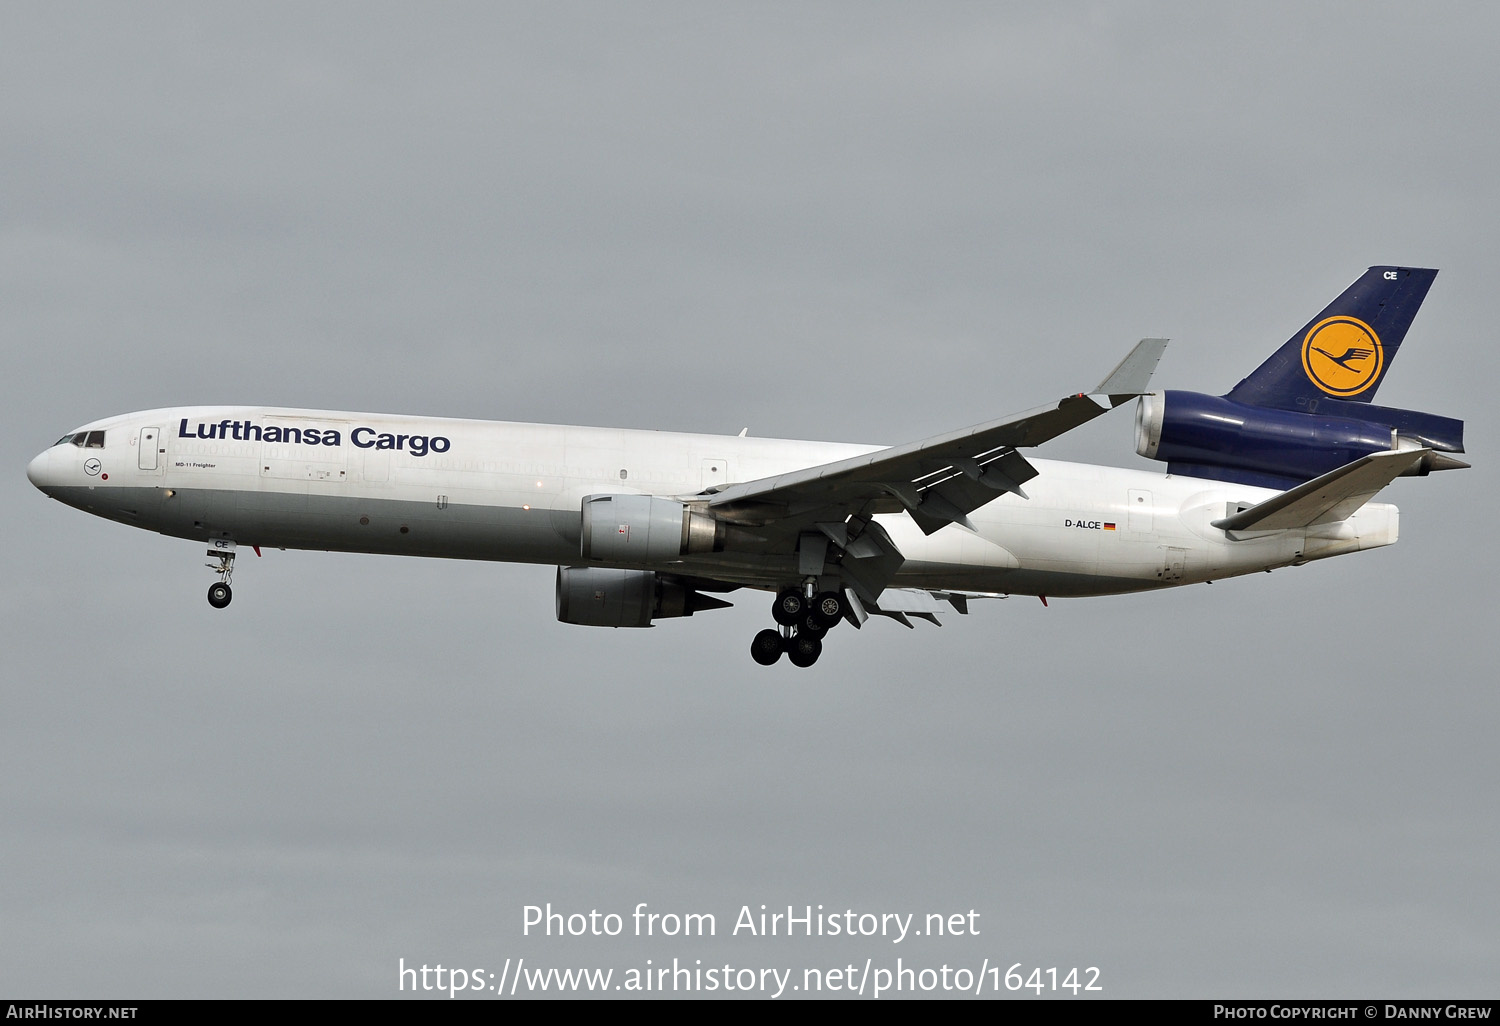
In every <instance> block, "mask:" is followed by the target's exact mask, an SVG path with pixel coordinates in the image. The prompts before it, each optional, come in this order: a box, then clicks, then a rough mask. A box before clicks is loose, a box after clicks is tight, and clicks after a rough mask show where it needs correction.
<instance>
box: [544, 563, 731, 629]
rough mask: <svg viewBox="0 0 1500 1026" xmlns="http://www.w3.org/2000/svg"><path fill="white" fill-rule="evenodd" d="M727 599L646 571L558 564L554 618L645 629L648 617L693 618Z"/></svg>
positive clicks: (595, 624) (650, 618) (647, 625)
mask: <svg viewBox="0 0 1500 1026" xmlns="http://www.w3.org/2000/svg"><path fill="white" fill-rule="evenodd" d="M729 604H730V603H728V602H725V601H724V600H723V599H716V598H713V597H712V596H709V595H704V594H703V593H701V592H698V591H694V590H693V589H692V588H689V587H687V586H686V585H684V584H683V583H682V582H680V581H676V580H673V579H672V578H670V577H663V576H662V575H661V574H658V573H654V572H653V571H650V570H615V569H611V568H607V567H598V566H560V567H558V568H557V618H558V620H560V621H561V622H563V623H576V624H582V625H583V626H585V627H650V626H651V621H652V620H666V619H669V618H671V617H674V616H692V615H693V614H694V613H696V612H698V611H699V610H703V609H718V608H721V607H725V606H728V605H729Z"/></svg>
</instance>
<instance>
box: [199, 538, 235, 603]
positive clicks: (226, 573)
mask: <svg viewBox="0 0 1500 1026" xmlns="http://www.w3.org/2000/svg"><path fill="white" fill-rule="evenodd" d="M208 555H209V557H210V558H211V559H213V560H214V562H212V563H207V564H205V565H206V566H207V567H208V568H209V569H210V570H212V571H213V572H214V573H216V574H218V575H219V579H218V580H217V581H216V582H214V583H213V584H211V585H209V588H208V604H209V605H211V606H213V607H214V608H215V609H223V608H224V607H225V606H227V605H229V602H230V600H231V599H233V598H234V591H233V589H231V588H230V587H229V579H230V578H231V577H232V576H234V542H232V541H229V540H227V539H224V538H215V539H214V540H213V541H211V542H209V549H208Z"/></svg>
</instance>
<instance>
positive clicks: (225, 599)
mask: <svg viewBox="0 0 1500 1026" xmlns="http://www.w3.org/2000/svg"><path fill="white" fill-rule="evenodd" d="M232 598H234V592H232V591H230V590H229V585H227V584H225V583H224V582H223V581H220V582H219V583H218V584H211V585H209V587H208V604H209V605H211V606H213V607H214V608H215V609H223V608H224V607H225V606H227V605H229V600H230V599H232Z"/></svg>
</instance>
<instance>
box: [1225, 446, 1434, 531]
mask: <svg viewBox="0 0 1500 1026" xmlns="http://www.w3.org/2000/svg"><path fill="white" fill-rule="evenodd" d="M1431 451H1432V450H1430V449H1404V450H1400V451H1397V450H1391V451H1389V452H1377V453H1371V454H1370V455H1369V456H1365V457H1362V458H1360V459H1357V460H1355V461H1354V462H1353V463H1350V464H1349V465H1347V466H1343V467H1339V468H1338V469H1337V470H1331V471H1329V472H1328V473H1326V474H1324V475H1323V476H1322V477H1315V478H1313V479H1312V480H1311V481H1308V482H1306V483H1305V484H1300V485H1298V486H1297V487H1295V488H1291V489H1288V490H1287V491H1284V492H1282V493H1281V494H1280V495H1275V496H1272V497H1271V498H1269V499H1267V500H1266V501H1265V502H1260V503H1257V504H1255V505H1254V506H1251V507H1250V508H1249V509H1243V510H1240V511H1239V512H1238V513H1235V514H1233V515H1231V516H1227V517H1224V518H1223V519H1221V520H1215V521H1214V522H1213V525H1214V526H1215V527H1218V528H1221V529H1223V530H1225V531H1286V530H1294V529H1298V528H1305V527H1312V526H1314V525H1315V524H1332V523H1337V522H1338V521H1340V520H1346V519H1348V518H1349V517H1350V516H1351V515H1353V513H1354V512H1355V511H1356V510H1358V509H1359V508H1360V507H1361V506H1363V505H1364V504H1365V503H1367V502H1369V501H1370V500H1371V499H1372V498H1374V497H1375V493H1376V492H1378V491H1380V489H1382V488H1384V487H1385V486H1386V485H1388V484H1390V483H1391V482H1392V481H1394V480H1395V479H1396V478H1398V477H1400V476H1401V475H1402V474H1404V473H1406V472H1407V471H1408V470H1410V469H1411V468H1412V467H1414V466H1416V465H1417V464H1418V463H1420V462H1422V460H1423V459H1425V458H1426V457H1427V456H1428V455H1429V454H1430V453H1431Z"/></svg>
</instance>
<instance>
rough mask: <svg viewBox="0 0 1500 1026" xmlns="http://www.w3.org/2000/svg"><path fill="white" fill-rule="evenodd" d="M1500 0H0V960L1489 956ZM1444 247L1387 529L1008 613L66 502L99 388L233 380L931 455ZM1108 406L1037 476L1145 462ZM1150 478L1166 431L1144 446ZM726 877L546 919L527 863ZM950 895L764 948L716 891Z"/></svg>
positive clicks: (113, 992)
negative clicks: (631, 918)
mask: <svg viewBox="0 0 1500 1026" xmlns="http://www.w3.org/2000/svg"><path fill="white" fill-rule="evenodd" d="M1497 38H1500V11H1496V10H1495V9H1493V8H1492V6H1491V5H1483V4H1472V3H1453V4H1424V5H1414V4H1405V3H1400V4H1398V3H1389V4H1382V3H1373V4H1372V3H1347V4H1345V3H1334V4H1306V3H1294V4H1281V3H1257V4H1253V5H1247V4H1236V5H1227V4H1222V5H1221V4H1214V5H1207V4H1197V3H1183V4H1153V3H1115V4H1103V3H1101V4H1079V3H1061V4H1047V5H1038V4H943V3H923V4H890V3H847V4H846V3H823V4H801V3H798V4H779V3H755V4H743V5H734V6H731V5H708V4H677V3H631V4H626V3H600V4H574V3H549V4H509V5H507V4H493V3H481V4H457V3H454V4H445V5H441V6H432V5H420V6H419V5H390V4H384V5H382V4H371V3H358V4H354V3H350V4H318V5H308V4H269V3H261V4H255V5H243V4H241V5H217V6H209V5H203V4H131V5H116V4H66V3H58V4H53V3H47V4H42V3H12V4H6V5H5V6H4V7H3V9H0V310H3V311H4V315H3V317H0V359H3V364H0V371H3V373H0V390H3V391H0V398H3V407H0V408H3V410H4V424H5V431H4V433H3V436H0V466H4V467H6V468H8V471H7V473H5V474H4V475H0V496H3V502H4V509H5V511H6V523H7V524H8V525H9V528H10V532H9V534H10V538H9V544H8V545H7V546H5V547H4V549H3V553H0V566H3V571H0V601H3V609H4V619H3V627H0V644H3V651H4V653H5V656H4V667H5V673H4V681H3V691H0V696H3V713H4V714H3V716H0V770H3V772H0V993H3V994H4V995H7V996H12V997H19V996H26V997H34V996H59V997H61V996H82V995H94V996H101V995H108V996H116V997H119V996H132V997H135V996H138V997H190V996H248V997H261V996H265V997H303V996H316V997H325V996H326V997H338V996H351V997H387V996H393V995H395V993H396V984H397V966H398V959H401V958H404V959H405V960H406V963H407V964H408V965H412V964H421V963H428V964H436V963H439V962H441V963H442V964H444V965H445V966H462V967H471V968H484V969H487V970H491V971H496V972H498V970H499V968H500V966H501V965H502V963H503V962H504V960H505V959H506V958H507V957H510V958H518V957H525V958H526V959H527V960H528V962H529V963H530V964H532V965H535V966H537V967H543V966H552V965H555V966H558V967H565V966H569V965H580V966H614V967H616V968H617V969H620V970H624V969H627V968H632V967H635V968H640V967H643V966H644V964H645V960H646V959H648V958H649V959H652V960H653V962H654V964H656V965H660V964H662V960H666V961H670V960H671V959H672V958H673V957H677V958H679V959H682V960H683V961H685V962H686V961H692V960H696V959H702V960H703V962H704V964H705V965H721V964H724V963H726V962H727V963H729V964H730V965H731V966H733V967H735V968H740V967H760V966H780V967H793V968H796V969H798V970H799V971H800V969H801V968H802V967H803V966H829V967H831V966H835V965H842V964H845V963H847V962H851V961H857V962H858V963H860V964H863V963H864V960H865V959H866V958H871V959H873V960H874V964H875V965H876V966H877V967H879V966H882V965H884V966H887V967H894V964H895V960H896V958H897V957H902V958H903V959H904V960H905V965H907V966H908V967H917V968H922V967H937V966H940V965H942V964H943V963H947V964H949V965H951V966H954V967H968V968H971V969H978V968H979V967H980V964H981V963H982V962H983V961H984V960H985V959H988V960H989V963H990V964H991V965H995V964H1000V965H1003V966H1009V965H1010V964H1011V963H1015V962H1020V963H1023V964H1024V965H1026V966H1031V965H1040V966H1043V967H1047V966H1054V965H1056V966H1073V965H1077V966H1081V967H1084V966H1098V967H1099V968H1100V969H1101V970H1102V978H1101V982H1102V983H1103V985H1104V987H1105V994H1106V995H1111V996H1115V997H1125V996H1130V997H1137V996H1154V997H1193V996H1201V997H1208V996H1223V997H1253V996H1265V997H1275V996H1335V995H1336V996H1350V995H1372V996H1373V995H1381V996H1389V997H1396V996H1434V995H1439V996H1455V997H1460V996H1489V997H1494V996H1495V980H1496V975H1495V966H1496V965H1497V964H1500V926H1497V924H1500V891H1497V888H1496V886H1495V870H1496V851H1497V842H1500V828H1497V822H1500V798H1497V790H1496V787H1495V781H1496V777H1497V769H1500V765H1497V762H1500V757H1497V755H1496V751H1495V747H1494V738H1495V736H1496V733H1497V728H1500V697H1497V693H1496V689H1495V686H1494V669H1493V664H1494V662H1495V656H1496V654H1497V653H1496V649H1497V639H1496V633H1495V627H1494V625H1495V623H1496V613H1497V609H1496V589H1495V584H1494V576H1493V575H1494V572H1495V570H1494V566H1495V557H1496V543H1495V531H1494V528H1493V527H1492V525H1490V524H1489V523H1488V516H1487V514H1486V511H1488V510H1491V509H1493V508H1494V507H1495V504H1496V499H1497V483H1496V477H1495V474H1494V471H1493V467H1494V466H1495V457H1494V454H1495V453H1496V452H1497V451H1500V447H1497V445H1496V442H1497V438H1496V430H1495V427H1494V423H1493V420H1492V418H1491V417H1490V416H1489V414H1490V412H1491V410H1492V408H1493V393H1494V389H1495V382H1496V380H1497V370H1500V368H1497V366H1496V363H1497V360H1496V355H1495V354H1496V350H1495V347H1494V346H1493V344H1492V342H1491V335H1492V333H1493V331H1494V328H1493V323H1494V320H1495V318H1494V315H1493V312H1491V311H1486V310H1485V309H1483V308H1484V307H1485V305H1486V304H1487V303H1489V302H1492V301H1493V293H1494V281H1495V279H1496V275H1497V272H1500V251H1497V243H1496V224H1497V213H1500V211H1497V200H1500V186H1497V184H1496V174H1495V168H1496V167H1497V166H1500V143H1497V141H1496V137H1495V133H1494V131H1493V128H1494V123H1495V117H1496V112H1497V101H1500V72H1497V70H1496V65H1495V62H1494V57H1493V52H1494V47H1495V42H1496V40H1497ZM1376 263H1402V264H1408V265H1417V266H1432V267H1439V268H1441V269H1442V274H1441V275H1440V276H1439V277H1438V279H1437V283H1436V285H1435V286H1434V288H1433V290H1432V292H1431V294H1430V295H1429V297H1428V300H1427V304H1426V307H1425V309H1424V310H1423V311H1422V313H1421V314H1420V316H1419V317H1418V318H1417V321H1416V323H1415V326H1414V327H1413V329H1412V333H1411V334H1410V335H1409V336H1408V340H1407V346H1406V347H1405V348H1404V349H1403V351H1402V358H1401V360H1400V362H1399V365H1397V366H1396V367H1395V369H1394V371H1393V372H1392V373H1391V374H1390V375H1389V376H1388V378H1387V380H1386V383H1385V385H1384V388H1383V389H1382V393H1381V400H1382V402H1384V403H1386V404H1389V405H1395V406H1404V407H1411V408H1416V409H1422V410H1428V411H1431V412H1435V413H1442V414H1447V415H1451V416H1456V417H1462V418H1465V419H1466V420H1467V422H1468V442H1469V452H1470V453H1471V459H1472V461H1473V462H1474V464H1475V469H1473V470H1470V471H1465V472H1462V473H1455V474H1445V475H1440V476H1437V477H1433V478H1429V479H1420V480H1419V479H1404V480H1401V481H1398V482H1396V483H1395V484H1394V485H1393V486H1392V487H1391V488H1390V490H1389V492H1388V493H1387V496H1386V497H1387V498H1389V499H1390V501H1393V502H1396V503H1397V504H1399V505H1400V507H1401V511H1402V522H1401V526H1402V534H1403V537H1402V540H1401V542H1400V543H1399V544H1398V545H1397V546H1395V547H1393V548H1389V549H1384V550H1381V551H1378V552H1374V553H1368V554H1364V555H1361V556H1358V557H1346V558H1342V559H1336V560H1333V561H1329V562H1325V563H1319V564H1314V565H1311V566H1308V567H1304V568H1301V569H1295V570H1287V571H1283V572H1278V573H1276V574H1273V575H1270V576H1265V575H1259V576H1256V577H1253V578H1248V579H1241V580H1236V581H1225V582H1220V583H1217V584H1215V585H1214V586H1213V587H1211V588H1207V587H1199V588H1193V589H1187V590H1181V591H1176V592H1168V593H1162V594H1156V595H1144V596H1133V597H1123V598H1111V599H1094V600H1078V601H1056V602H1053V603H1052V606H1051V608H1049V609H1043V608H1042V607H1041V605H1040V604H1039V603H1037V602H1035V601H1031V600H1022V599H1019V598H1017V599H1011V600H1009V601H1005V602H996V603H991V604H989V605H979V604H976V606H975V608H974V610H973V614H972V615H971V616H969V617H967V618H959V617H952V618H950V620H949V622H948V623H947V625H946V626H944V627H943V628H942V629H941V630H936V629H933V628H931V627H930V626H926V625H922V626H921V627H919V629H918V630H916V631H911V632H908V631H906V630H904V629H902V628H901V627H899V626H897V625H895V624H892V623H888V622H880V623H875V624H872V625H870V626H869V627H868V628H867V629H866V630H864V631H861V632H859V633H856V632H854V631H849V630H847V628H844V629H841V630H840V631H839V632H837V633H836V634H834V635H833V636H831V638H830V640H829V643H828V648H827V651H826V653H825V655H824V658H823V659H822V661H820V662H819V664H818V665H817V666H816V667H815V668H813V669H812V670H810V671H803V672H795V671H793V670H792V669H790V668H788V667H786V666H784V665H783V666H778V667H776V668H774V669H772V670H765V669H762V668H761V667H758V666H755V665H754V664H752V663H751V661H750V659H749V656H748V651H747V649H748V643H749V639H750V637H751V635H752V634H753V633H754V632H755V631H756V630H758V629H760V627H762V626H763V625H764V623H765V621H766V620H767V610H766V608H765V602H764V600H763V598H761V597H759V596H750V597H747V598H741V600H740V604H739V606H738V607H737V608H736V609H734V610H732V611H723V612H715V613H709V614H704V615H701V616H698V617H694V618H692V619H691V620H676V621H667V622H665V623H663V624H661V625H659V626H658V627H656V628H655V629H653V630H649V631H636V632H632V631H606V630H592V629H587V628H581V627H567V626H563V625H560V624H557V623H556V622H555V621H554V619H553V606H552V602H553V600H552V570H551V569H550V568H546V567H526V566H510V565H502V564H494V565H478V564H464V563H448V562H442V561H430V562H424V561H417V560H408V561H402V560H399V559H394V558H386V557H374V556H346V555H329V554H322V553H302V552H287V553H282V552H268V553H266V555H265V557H264V558H262V559H259V560H256V559H254V557H247V559H243V560H241V563H242V564H243V565H242V566H241V568H240V569H239V572H238V574H237V575H236V578H235V586H236V592H237V594H236V601H235V603H234V605H233V607H232V608H231V609H230V610H228V611H227V612H215V611H213V610H211V609H210V608H209V607H208V605H207V604H206V603H205V602H204V600H203V593H204V591H205V589H206V588H207V585H208V583H209V582H210V580H211V575H210V574H209V573H208V571H207V570H205V569H203V568H202V563H203V558H202V552H201V547H200V546H198V545H195V544H192V543H189V542H185V541H179V540H172V539H167V538H162V537H160V536H156V535H151V534H146V533H144V532H137V531H131V530H129V529H128V528H125V527H123V526H120V525H116V524H111V523H108V522H105V521H102V520H97V519H93V518H90V517H87V516H85V515H83V514H81V513H78V512H76V511H73V510H70V509H66V508H64V507H62V506H60V505H58V504H57V503H53V502H50V501H49V500H47V499H45V498H44V497H43V496H42V495H41V494H40V493H38V492H36V491H35V490H34V489H32V488H31V486H30V485H29V484H28V483H27V481H26V479H25V476H24V468H25V464H26V462H27V460H28V459H29V458H30V457H31V456H32V455H34V454H35V453H36V452H37V451H39V450H40V449H42V448H43V447H44V446H46V445H47V444H48V443H50V442H51V441H52V440H53V439H54V438H56V437H57V436H59V435H61V434H62V433H64V432H65V431H67V430H69V429H70V428H72V427H74V426H75V425H77V424H80V423H83V422H86V421H88V420H91V419H94V418H97V417H102V416H106V415H110V414H115V413H122V412H126V411H130V410H137V409H146V408H151V407H155V406H169V405H182V404H196V403H220V402H245V403H266V404H273V405H285V406H314V407H322V408H334V409H356V410H361V409H363V410H381V411H390V412H410V413H420V414H433V415H445V416H465V417H493V418H499V419H509V420H543V421H552V422H563V423H589V424H611V425H620V426H629V427H658V428H671V429H681V430H695V431H722V432H725V433H734V432H737V431H738V430H739V429H740V428H742V427H746V426H748V427H749V429H750V431H751V432H752V433H753V434H758V435H780V436H786V437H803V438H827V439H835V440H845V441H862V442H900V441H907V440H910V439H913V438H918V437H922V436H924V435H928V434H932V433H935V432H937V431H941V430H945V429H948V428H953V427H958V426H961V425H964V424H968V423H973V422H976V421H980V420H984V419H987V418H990V417H993V416H997V415H1000V414H1003V413H1007V412H1011V411H1014V410H1019V409H1024V408H1027V407H1030V406H1033V405H1036V404H1037V403H1040V402H1043V401H1046V400H1048V399H1051V398H1055V397H1056V396H1057V395H1060V394H1063V393H1066V392H1070V391H1075V390H1078V389H1080V388H1086V387H1089V386H1091V385H1092V384H1093V383H1094V382H1095V381H1097V380H1098V379H1099V377H1101V376H1102V374H1103V373H1104V372H1105V371H1107V370H1108V369H1109V368H1110V367H1111V366H1112V365H1113V363H1114V361H1115V360H1117V359H1118V358H1119V356H1120V355H1121V354H1123V353H1124V352H1125V350H1126V349H1127V348H1128V347H1129V345H1130V344H1131V343H1132V342H1134V340H1135V339H1137V338H1140V337H1142V336H1145V335H1166V336H1171V337H1172V338H1173V339H1174V342H1173V345H1172V347H1171V348H1169V350H1168V354H1167V357H1166V360H1165V361H1164V363H1163V365H1162V368H1161V371H1160V373H1159V375H1158V379H1157V380H1158V383H1159V384H1160V385H1162V386H1163V387H1179V388H1193V389H1199V390H1206V391H1214V392H1222V391H1225V390H1226V389H1228V388H1229V387H1230V386H1232V385H1233V384H1234V383H1235V382H1236V381H1238V380H1239V378H1240V377H1242V376H1243V375H1244V374H1245V373H1246V372H1248V371H1249V370H1250V369H1251V368H1253V367H1254V366H1255V365H1256V364H1257V363H1258V362H1259V361H1260V360H1261V359H1262V358H1263V357H1264V356H1265V355H1267V354H1268V353H1269V352H1270V351H1271V349H1272V348H1273V347H1274V346H1276V345H1278V344H1279V343H1281V342H1282V341H1284V340H1285V339H1286V338H1287V337H1288V336H1289V335H1290V334H1291V333H1292V332H1293V331H1294V330H1296V329H1297V328H1298V327H1299V326H1300V325H1301V324H1303V323H1304V322H1305V321H1306V319H1307V318H1308V317H1310V316H1311V315H1312V314H1314V313H1316V312H1317V311H1318V310H1319V309H1321V308H1322V306H1323V305H1324V304H1325V303H1326V302H1327V301H1328V300H1330V299H1331V298H1332V297H1333V296H1335V295H1336V294H1337V293H1338V292H1339V291H1340V290H1342V289H1343V288H1344V287H1345V286H1346V285H1347V284H1348V283H1349V282H1351V281H1352V280H1353V279H1354V278H1355V277H1356V276H1357V275H1358V274H1359V273H1360V272H1361V271H1362V270H1363V269H1364V268H1365V267H1366V266H1368V265H1370V264H1376ZM1132 449H1133V443H1132V437H1131V424H1130V416H1129V414H1128V413H1125V412H1119V413H1116V414H1114V415H1113V416H1110V417H1106V418H1101V419H1100V420H1099V421H1096V422H1095V423H1094V424H1092V425H1090V426H1089V427H1088V428H1086V429H1084V430H1080V431H1079V432H1076V433H1075V434H1074V435H1070V436H1068V437H1067V438H1064V439H1060V440H1059V441H1058V442H1057V443H1056V444H1054V445H1052V446H1049V447H1048V448H1047V449H1046V450H1045V451H1044V452H1042V453H1041V454H1042V455H1045V456H1054V457H1060V458H1070V459H1080V460H1088V461H1093V462H1101V463H1108V464H1113V465H1120V466H1146V465H1147V464H1146V461H1144V460H1141V459H1140V458H1139V457H1137V456H1135V455H1134V453H1133V451H1132ZM1152 466H1155V465H1152ZM545 902H551V903H552V904H553V906H554V907H555V908H558V909H561V910H566V911H583V912H587V911H588V910H590V909H599V910H601V911H604V912H620V913H626V912H628V911H629V910H630V909H632V908H633V907H634V906H635V904H636V903H637V902H648V903H650V905H651V907H652V908H653V909H656V910H659V911H678V912H690V911H691V912H709V913H714V914H715V915H716V916H717V917H718V922H719V931H718V936H716V937H714V938H712V939H703V940H692V941H686V940H661V939H650V940H640V939H635V938H627V937H621V938H615V939H603V940H599V939H591V938H583V939H577V940H571V939H569V940H560V939H556V938H554V939H551V940H548V939H545V938H538V937H535V936H533V937H523V936H522V933H521V915H522V912H521V910H522V907H523V906H524V905H527V904H542V903H545ZM762 903H764V904H766V905H768V906H770V907H772V908H773V909H774V908H784V907H785V906H786V905H789V904H790V905H794V906H798V907H803V906H806V905H809V904H811V905H817V904H822V905H824V906H825V908H826V909H828V910H843V909H846V908H852V909H854V910H856V911H860V912H901V913H907V912H912V913H918V914H919V916H920V915H922V914H925V913H928V912H955V911H967V910H969V909H975V910H977V911H978V912H979V913H981V918H980V919H979V920H978V924H979V926H980V928H981V931H982V932H981V934H980V935H979V936H978V937H963V938H948V939H944V940H937V939H932V938H922V939H920V940H918V939H913V940H910V941H908V942H906V943H903V944H902V945H899V946H897V945H892V944H890V943H889V942H888V941H883V940H880V939H867V940H861V939H856V940H853V941H849V940H845V939H843V938H839V939H830V938H821V939H820V938H813V939H810V940H809V939H803V938H797V939H795V940H787V939H784V938H777V939H761V940H752V939H749V938H747V937H745V936H744V934H743V933H742V934H741V935H740V936H738V937H732V936H730V935H729V932H730V927H731V926H732V924H733V921H734V918H735V915H736V913H737V912H738V911H739V909H740V907H741V906H742V905H747V904H748V905H750V906H751V907H752V908H756V909H758V907H759V905H761V904H762Z"/></svg>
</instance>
